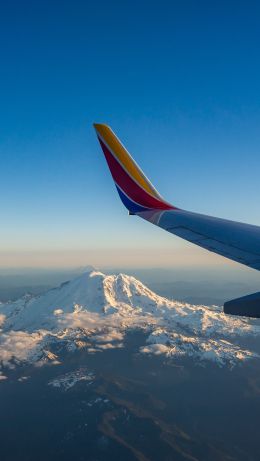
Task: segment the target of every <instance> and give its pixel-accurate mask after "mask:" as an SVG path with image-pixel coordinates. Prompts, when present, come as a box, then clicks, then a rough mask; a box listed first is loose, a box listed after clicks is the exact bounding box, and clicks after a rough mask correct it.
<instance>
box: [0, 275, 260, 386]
mask: <svg viewBox="0 0 260 461" xmlns="http://www.w3.org/2000/svg"><path fill="white" fill-rule="evenodd" d="M0 327H1V330H0V364H1V369H0V370H1V371H0V379H5V378H6V376H5V375H6V374H7V373H6V371H8V368H9V367H11V368H12V367H15V366H16V365H18V364H19V365H21V364H23V363H35V364H37V365H41V364H44V363H46V362H47V363H48V362H51V363H58V362H59V360H60V358H59V352H57V351H59V350H63V348H65V349H66V350H67V351H71V352H73V351H75V350H76V349H77V348H83V347H84V348H85V349H86V353H97V352H102V351H104V350H105V349H113V348H123V347H124V337H125V335H126V334H127V332H128V331H130V330H136V329H140V330H142V331H143V332H144V341H143V345H142V346H141V347H140V348H139V352H140V353H141V354H148V355H149V354H155V355H161V356H163V357H167V358H168V359H169V360H171V359H178V358H180V357H186V356H187V357H190V358H191V359H192V360H194V361H195V362H196V363H198V364H202V365H203V364H205V363H206V362H215V363H216V364H217V365H219V366H224V365H226V366H229V367H233V366H234V365H236V364H238V363H239V362H241V361H244V360H247V359H251V358H258V354H257V352H256V351H255V350H254V347H253V346H252V347H250V348H248V347H247V346H245V345H244V343H245V340H246V339H248V338H250V344H253V343H254V339H256V340H257V338H258V337H259V336H260V326H259V323H258V322H257V321H256V320H248V319H243V318H236V317H229V316H226V315H225V314H223V313H222V308H221V307H217V306H211V307H208V306H197V305H196V306H194V305H191V304H187V303H181V302H179V301H173V300H169V299H166V298H164V297H161V296H159V295H157V294H155V293H154V292H152V291H151V290H150V289H148V288H147V287H146V286H145V285H143V284H142V283H141V282H140V281H138V280H137V279H135V278H134V277H132V276H128V275H123V274H119V275H105V274H103V273H101V272H99V271H90V272H86V273H84V274H83V275H81V276H79V277H77V278H75V279H74V280H71V281H69V282H65V283H63V284H61V285H60V286H59V287H58V288H55V289H52V290H49V291H47V292H46V293H44V294H42V295H39V296H30V295H26V296H24V297H22V298H20V299H18V300H16V301H14V302H8V303H2V304H0ZM54 345H55V352H54V351H53V350H54V349H53V346H54ZM57 346H58V347H57Z"/></svg>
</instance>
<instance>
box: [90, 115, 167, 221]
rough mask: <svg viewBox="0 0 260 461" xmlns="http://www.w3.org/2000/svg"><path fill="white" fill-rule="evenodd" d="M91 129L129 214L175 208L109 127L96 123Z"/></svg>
mask: <svg viewBox="0 0 260 461" xmlns="http://www.w3.org/2000/svg"><path fill="white" fill-rule="evenodd" d="M94 128H95V130H96V133H97V137H98V140H99V142H100V145H101V148H102V150H103V153H104V155H105V158H106V161H107V164H108V167H109V169H110V172H111V174H112V177H113V179H114V182H115V185H116V188H117V190H118V193H119V196H120V198H121V200H122V202H123V204H124V205H125V206H126V208H127V209H128V211H129V213H130V214H135V213H138V212H141V211H147V210H151V209H152V210H154V209H157V210H172V209H175V207H174V206H172V205H170V204H169V203H167V202H166V201H165V200H164V199H163V198H162V197H161V196H160V194H159V193H158V192H157V190H156V189H155V188H154V187H153V185H152V184H151V182H150V181H149V179H147V177H146V176H145V175H144V173H143V172H142V170H141V169H140V168H139V166H138V165H137V164H136V163H135V161H134V160H133V158H132V157H131V155H130V154H129V153H128V152H127V150H126V149H125V147H124V146H123V144H122V143H121V142H120V141H119V139H118V138H117V136H116V135H115V133H113V131H112V130H111V128H110V127H109V126H107V125H104V124H99V123H95V124H94Z"/></svg>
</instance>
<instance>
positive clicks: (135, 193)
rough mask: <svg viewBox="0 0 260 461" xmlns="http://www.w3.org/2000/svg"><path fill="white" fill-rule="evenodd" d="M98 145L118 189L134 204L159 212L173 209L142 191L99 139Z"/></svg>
mask: <svg viewBox="0 0 260 461" xmlns="http://www.w3.org/2000/svg"><path fill="white" fill-rule="evenodd" d="M99 142H100V145H101V147H102V150H103V152H104V155H105V157H106V161H107V164H108V166H109V169H110V171H111V174H112V176H113V179H114V181H115V182H116V183H117V184H118V185H119V187H120V188H121V189H122V190H123V191H124V192H125V193H126V194H127V195H128V197H130V198H131V199H132V200H134V201H135V202H136V203H138V204H139V205H141V206H144V207H148V208H156V209H160V210H172V209H174V208H175V207H173V206H171V205H169V204H168V203H166V202H163V201H160V200H157V199H156V198H154V197H152V196H151V195H149V194H147V192H146V191H145V190H144V189H142V188H141V187H140V186H138V184H136V182H135V181H134V180H133V179H132V178H131V177H130V176H129V175H128V174H127V173H126V171H125V170H124V169H123V168H122V166H121V165H120V163H118V161H117V160H116V159H115V157H114V156H113V154H111V152H110V151H109V149H108V148H107V146H106V145H105V144H104V143H103V142H102V140H101V139H100V138H99Z"/></svg>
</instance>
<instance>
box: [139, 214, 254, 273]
mask: <svg viewBox="0 0 260 461" xmlns="http://www.w3.org/2000/svg"><path fill="white" fill-rule="evenodd" d="M137 215H138V216H140V217H142V218H144V219H146V220H147V221H149V222H152V223H153V224H155V225H157V226H159V227H161V228H162V229H165V230H166V231H168V232H171V233H172V234H174V235H177V236H178V237H181V238H183V239H185V240H188V241H189V242H192V243H194V244H195V245H198V246H200V247H202V248H205V249H206V250H209V251H212V252H214V253H217V254H219V255H221V256H225V257H226V258H229V259H231V260H233V261H236V262H238V263H241V264H244V265H246V266H249V267H252V268H253V269H257V270H260V227H258V226H253V225H250V224H244V223H240V222H235V221H229V220H227V219H221V218H215V217H212V216H206V215H202V214H199V213H192V212H189V211H185V210H169V211H158V210H154V211H144V212H139V213H137Z"/></svg>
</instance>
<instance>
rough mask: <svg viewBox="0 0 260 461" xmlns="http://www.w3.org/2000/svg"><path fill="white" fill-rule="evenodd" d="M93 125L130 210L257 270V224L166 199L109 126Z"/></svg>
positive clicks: (259, 260)
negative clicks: (187, 207) (190, 208)
mask: <svg viewBox="0 0 260 461" xmlns="http://www.w3.org/2000/svg"><path fill="white" fill-rule="evenodd" d="M94 127H95V129H96V132H97V136H98V139H99V142H100V145H101V147H102V150H103V152H104V155H105V158H106V160H107V163H108V166H109V169H110V171H111V174H112V177H113V179H114V182H115V185H116V188H117V191H118V193H119V196H120V198H121V200H122V202H123V204H124V205H125V206H126V208H127V209H128V211H129V213H130V214H136V215H137V216H139V217H141V218H143V219H145V220H146V221H149V222H151V223H153V224H155V225H157V226H159V227H161V228H162V229H164V230H166V231H168V232H170V233H172V234H174V235H177V236H178V237H181V238H183V239H185V240H187V241H189V242H192V243H194V244H195V245H198V246H200V247H202V248H205V249H206V250H208V251H211V252H214V253H217V254H219V255H221V256H224V257H226V258H228V259H231V260H233V261H236V262H238V263H241V264H244V265H246V266H249V267H251V268H253V269H256V270H260V227H258V226H253V225H250V224H244V223H240V222H235V221H229V220H226V219H221V218H215V217H212V216H207V215H202V214H198V213H192V212H189V211H185V210H182V209H179V208H177V207H175V206H173V205H171V204H170V203H168V202H166V201H165V200H164V199H163V198H162V197H161V195H160V194H159V193H158V192H157V191H156V189H155V188H154V187H153V185H152V184H151V182H150V181H149V180H148V179H147V178H146V176H145V175H144V173H143V172H142V170H141V169H140V168H139V167H138V165H137V164H136V162H135V161H134V160H133V159H132V157H131V155H130V154H129V153H128V152H127V150H126V149H125V147H124V146H123V145H122V144H121V142H120V141H119V139H118V138H117V137H116V135H115V134H114V133H113V131H112V130H111V128H110V127H108V126H107V125H103V124H95V125H94ZM259 303H260V301H259ZM232 313H234V312H232ZM259 313H260V305H259ZM240 315H241V314H240ZM254 316H255V315H254Z"/></svg>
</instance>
